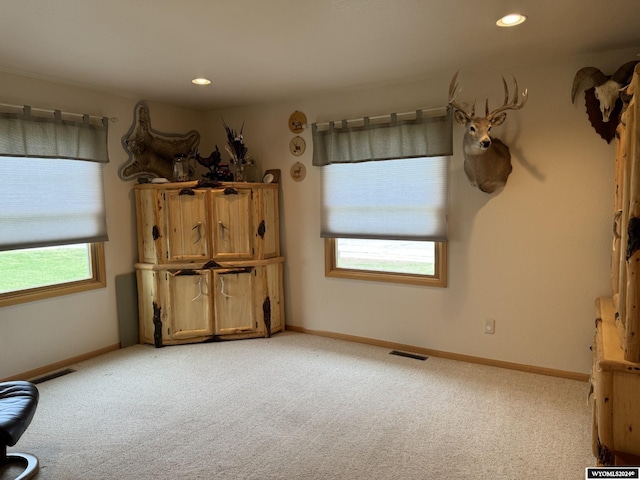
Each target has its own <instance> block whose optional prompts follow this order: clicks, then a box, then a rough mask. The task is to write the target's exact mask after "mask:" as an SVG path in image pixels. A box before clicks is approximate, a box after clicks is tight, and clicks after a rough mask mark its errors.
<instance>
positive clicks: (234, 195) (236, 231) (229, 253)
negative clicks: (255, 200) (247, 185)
mask: <svg viewBox="0 0 640 480" xmlns="http://www.w3.org/2000/svg"><path fill="white" fill-rule="evenodd" d="M211 194H212V200H211V203H212V206H213V208H212V215H213V219H212V227H213V230H212V236H213V250H214V251H213V258H214V259H215V260H221V261H224V260H234V259H235V260H240V259H245V260H246V259H251V258H253V248H252V242H251V239H252V233H253V232H252V231H251V230H252V229H251V225H252V218H251V189H240V188H238V189H236V188H225V189H224V190H214V191H213V192H211Z"/></svg>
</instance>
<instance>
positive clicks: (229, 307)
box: [213, 268, 258, 335]
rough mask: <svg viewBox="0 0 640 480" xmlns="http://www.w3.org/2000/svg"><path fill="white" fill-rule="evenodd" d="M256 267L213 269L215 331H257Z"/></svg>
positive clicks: (227, 333) (219, 333)
mask: <svg viewBox="0 0 640 480" xmlns="http://www.w3.org/2000/svg"><path fill="white" fill-rule="evenodd" d="M253 278H254V274H253V268H245V269H220V270H214V272H213V284H214V289H215V291H214V295H213V297H214V300H213V304H214V310H215V333H216V335H232V334H236V333H248V332H256V331H257V330H258V325H257V323H256V319H255V314H254V304H253Z"/></svg>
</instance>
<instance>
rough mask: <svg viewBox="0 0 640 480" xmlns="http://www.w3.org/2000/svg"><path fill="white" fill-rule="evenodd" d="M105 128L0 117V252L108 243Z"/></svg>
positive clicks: (26, 117)
mask: <svg viewBox="0 0 640 480" xmlns="http://www.w3.org/2000/svg"><path fill="white" fill-rule="evenodd" d="M107 124H108V122H107V119H100V122H99V124H97V125H96V124H93V123H91V122H90V121H89V117H88V116H84V118H83V120H82V121H79V122H76V121H70V120H62V118H61V115H60V112H55V113H54V115H53V116H52V117H46V116H45V117H43V116H38V117H36V116H32V115H31V112H30V109H29V108H28V107H25V113H24V114H15V113H0V250H14V249H23V248H35V247H44V246H53V245H67V244H74V243H90V242H101V241H106V240H107V239H108V237H107V225H106V215H105V206H104V185H103V175H102V168H103V164H104V163H106V162H108V161H109V159H108V154H107Z"/></svg>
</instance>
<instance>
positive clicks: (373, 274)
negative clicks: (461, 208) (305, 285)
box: [325, 238, 447, 287]
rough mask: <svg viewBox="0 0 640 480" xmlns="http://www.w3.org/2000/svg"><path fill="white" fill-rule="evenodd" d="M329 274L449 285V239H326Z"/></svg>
mask: <svg viewBox="0 0 640 480" xmlns="http://www.w3.org/2000/svg"><path fill="white" fill-rule="evenodd" d="M325 274H326V276H328V277H338V278H352V279H356V280H374V281H381V282H393V283H405V284H413V285H425V286H431V287H446V286H447V244H446V242H420V241H404V240H371V239H364V240H359V239H352V238H348V239H347V238H327V239H325Z"/></svg>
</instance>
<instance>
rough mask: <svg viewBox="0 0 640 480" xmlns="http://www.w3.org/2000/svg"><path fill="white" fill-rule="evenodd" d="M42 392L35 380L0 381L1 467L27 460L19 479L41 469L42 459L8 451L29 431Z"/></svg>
mask: <svg viewBox="0 0 640 480" xmlns="http://www.w3.org/2000/svg"><path fill="white" fill-rule="evenodd" d="M38 398H39V393H38V389H37V388H36V386H35V385H34V384H33V383H30V382H23V381H14V382H2V383H0V467H4V466H5V465H7V464H10V463H14V462H19V463H22V464H23V465H24V464H26V466H25V467H24V470H23V471H22V473H21V474H20V475H19V476H18V477H17V478H16V479H15V480H25V479H27V478H31V477H33V476H34V475H35V474H36V473H38V459H37V458H36V457H35V456H34V455H29V454H27V453H15V452H12V453H7V447H13V446H14V445H15V444H16V443H17V442H18V440H20V437H21V436H22V434H23V433H24V432H25V430H26V429H27V427H28V426H29V424H30V423H31V420H32V419H33V415H34V414H35V413H36V407H37V406H38Z"/></svg>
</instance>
